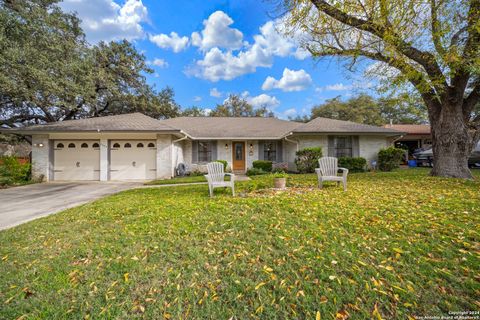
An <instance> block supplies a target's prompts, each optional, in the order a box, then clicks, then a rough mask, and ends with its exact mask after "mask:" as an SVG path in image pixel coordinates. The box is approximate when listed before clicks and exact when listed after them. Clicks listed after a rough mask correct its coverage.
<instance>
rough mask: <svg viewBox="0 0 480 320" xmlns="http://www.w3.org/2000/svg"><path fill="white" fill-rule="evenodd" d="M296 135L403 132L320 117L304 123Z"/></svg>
mask: <svg viewBox="0 0 480 320" xmlns="http://www.w3.org/2000/svg"><path fill="white" fill-rule="evenodd" d="M293 132H294V133H368V134H384V135H399V134H401V133H402V132H401V131H397V130H394V129H389V128H383V127H377V126H371V125H367V124H361V123H356V122H352V121H343V120H336V119H329V118H322V117H318V118H315V119H313V120H311V121H309V122H307V123H304V124H302V125H300V126H298V127H297V128H295V129H294V130H293Z"/></svg>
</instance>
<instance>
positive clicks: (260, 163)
mask: <svg viewBox="0 0 480 320" xmlns="http://www.w3.org/2000/svg"><path fill="white" fill-rule="evenodd" d="M253 167H254V168H255V169H262V170H263V171H265V172H270V171H272V161H268V160H255V161H253Z"/></svg>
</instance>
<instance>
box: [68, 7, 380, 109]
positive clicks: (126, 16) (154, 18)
mask: <svg viewBox="0 0 480 320" xmlns="http://www.w3.org/2000/svg"><path fill="white" fill-rule="evenodd" d="M60 6H61V7H62V8H63V9H64V10H65V11H69V12H76V13H77V14H78V16H79V18H80V19H81V20H82V28H83V30H84V31H85V34H86V37H87V40H88V41H89V42H90V43H92V44H95V43H98V42H99V41H111V40H121V39H127V40H129V41H131V42H132V43H134V45H135V47H136V48H137V50H139V51H141V52H142V53H143V54H144V55H145V56H146V58H147V61H148V63H149V66H150V67H151V68H152V69H153V70H154V73H153V74H151V75H150V74H149V75H147V81H148V83H149V84H151V85H153V86H154V87H155V88H156V89H158V90H160V89H162V88H164V87H165V86H170V87H172V88H173V90H174V92H175V100H176V101H177V103H179V104H180V105H181V106H182V107H183V108H187V107H191V106H198V107H201V108H203V109H205V110H208V109H212V108H214V107H215V105H216V104H221V103H222V102H223V101H224V100H225V99H226V98H227V97H228V95H229V94H239V95H241V96H242V97H244V98H245V99H247V101H249V102H250V103H251V104H252V105H253V106H254V107H260V106H266V107H267V108H268V109H269V110H272V111H273V112H274V113H275V115H276V116H278V117H280V118H289V117H296V116H302V115H309V114H310V110H311V108H312V106H315V105H318V104H320V103H323V102H324V101H325V100H326V99H330V98H334V97H337V96H342V97H343V98H348V97H349V96H351V95H352V92H356V91H358V90H360V91H362V90H368V88H369V87H370V86H371V85H370V83H369V82H368V81H365V80H364V79H363V78H362V76H361V74H353V73H350V72H348V71H347V70H346V69H345V68H344V67H343V66H342V64H340V63H339V62H338V61H337V60H336V59H333V58H330V59H322V60H320V61H318V60H314V59H312V57H311V56H310V55H309V53H308V52H306V51H305V50H303V49H302V48H299V47H298V45H299V44H298V42H297V41H294V40H292V39H291V38H286V37H285V36H283V35H282V34H281V33H280V32H279V29H280V24H279V20H280V17H279V12H278V8H276V7H275V1H261V0H232V1H227V0H223V1H222V0H208V1H205V0H177V1H165V0H162V1H159V0H64V1H63V2H62V3H60Z"/></svg>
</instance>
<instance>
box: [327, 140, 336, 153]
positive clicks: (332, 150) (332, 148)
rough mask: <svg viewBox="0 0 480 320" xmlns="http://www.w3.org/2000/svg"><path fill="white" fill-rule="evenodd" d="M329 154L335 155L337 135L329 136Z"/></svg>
mask: <svg viewBox="0 0 480 320" xmlns="http://www.w3.org/2000/svg"><path fill="white" fill-rule="evenodd" d="M328 156H329V157H335V137H334V136H328Z"/></svg>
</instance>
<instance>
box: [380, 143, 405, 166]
mask: <svg viewBox="0 0 480 320" xmlns="http://www.w3.org/2000/svg"><path fill="white" fill-rule="evenodd" d="M404 154H405V150H403V149H399V148H395V147H388V148H385V149H381V150H380V151H379V152H378V168H379V169H380V170H381V171H392V170H393V169H396V168H398V167H399V166H400V163H401V162H402V157H403V155H404Z"/></svg>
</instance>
